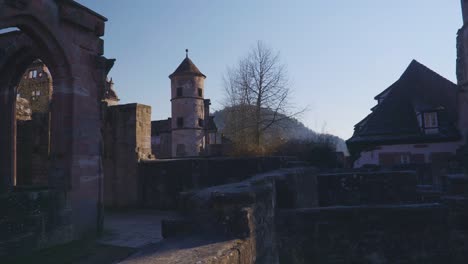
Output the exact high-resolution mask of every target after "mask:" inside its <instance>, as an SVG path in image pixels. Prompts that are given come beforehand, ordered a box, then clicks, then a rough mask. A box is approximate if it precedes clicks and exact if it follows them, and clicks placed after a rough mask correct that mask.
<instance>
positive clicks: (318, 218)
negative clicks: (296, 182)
mask: <svg viewBox="0 0 468 264" xmlns="http://www.w3.org/2000/svg"><path fill="white" fill-rule="evenodd" d="M446 214H447V209H446V208H444V207H443V206H441V205H439V204H422V205H402V206H350V207H330V208H315V209H295V210H280V211H278V212H277V215H276V219H275V220H276V226H277V229H276V231H277V234H278V247H279V255H280V263H291V264H294V263H456V262H451V261H450V259H451V258H450V247H451V246H450V245H449V241H450V239H449V236H448V233H449V232H450V228H449V226H448V224H447V218H446Z"/></svg>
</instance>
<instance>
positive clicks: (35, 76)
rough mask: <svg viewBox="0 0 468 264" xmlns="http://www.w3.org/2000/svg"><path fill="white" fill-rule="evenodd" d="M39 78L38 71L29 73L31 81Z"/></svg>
mask: <svg viewBox="0 0 468 264" xmlns="http://www.w3.org/2000/svg"><path fill="white" fill-rule="evenodd" d="M36 78H37V70H32V71H29V79H36Z"/></svg>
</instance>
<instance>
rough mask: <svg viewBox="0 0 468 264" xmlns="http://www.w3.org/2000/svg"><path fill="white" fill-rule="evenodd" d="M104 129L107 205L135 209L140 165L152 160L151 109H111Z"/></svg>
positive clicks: (119, 106)
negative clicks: (142, 162)
mask: <svg viewBox="0 0 468 264" xmlns="http://www.w3.org/2000/svg"><path fill="white" fill-rule="evenodd" d="M105 121H106V123H105V126H104V135H105V136H104V142H105V143H104V171H105V174H106V177H105V179H104V203H105V205H106V206H107V207H130V206H136V205H137V203H138V201H139V195H140V188H141V186H140V182H139V180H140V179H139V177H138V163H139V161H140V160H142V159H150V158H151V107H149V106H145V105H140V104H128V105H116V106H110V107H108V108H107V110H106V117H105Z"/></svg>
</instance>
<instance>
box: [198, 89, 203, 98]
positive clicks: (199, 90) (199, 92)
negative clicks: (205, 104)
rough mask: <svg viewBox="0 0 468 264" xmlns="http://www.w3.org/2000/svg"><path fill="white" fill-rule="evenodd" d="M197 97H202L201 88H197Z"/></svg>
mask: <svg viewBox="0 0 468 264" xmlns="http://www.w3.org/2000/svg"><path fill="white" fill-rule="evenodd" d="M198 96H200V97H203V90H202V88H198Z"/></svg>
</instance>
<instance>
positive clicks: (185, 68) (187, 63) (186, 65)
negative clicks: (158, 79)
mask: <svg viewBox="0 0 468 264" xmlns="http://www.w3.org/2000/svg"><path fill="white" fill-rule="evenodd" d="M187 74H189V75H197V76H202V77H204V78H206V76H205V75H204V74H203V73H201V71H200V70H199V69H198V68H197V66H195V64H194V63H193V62H192V60H191V59H190V58H189V57H188V56H187V57H185V59H184V60H183V61H182V63H180V65H179V67H177V69H176V70H175V71H174V72H173V73H172V74H171V75H169V78H172V77H173V76H177V75H187Z"/></svg>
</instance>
